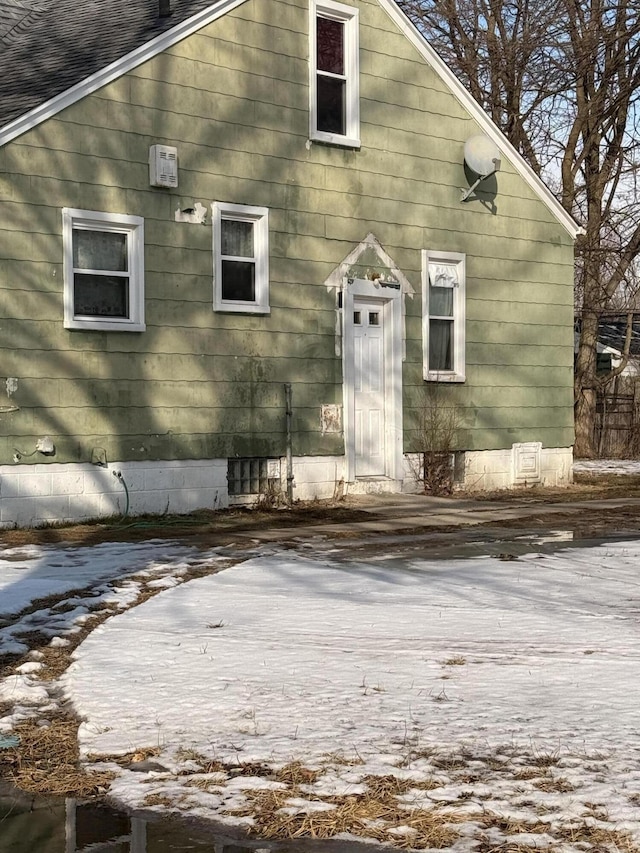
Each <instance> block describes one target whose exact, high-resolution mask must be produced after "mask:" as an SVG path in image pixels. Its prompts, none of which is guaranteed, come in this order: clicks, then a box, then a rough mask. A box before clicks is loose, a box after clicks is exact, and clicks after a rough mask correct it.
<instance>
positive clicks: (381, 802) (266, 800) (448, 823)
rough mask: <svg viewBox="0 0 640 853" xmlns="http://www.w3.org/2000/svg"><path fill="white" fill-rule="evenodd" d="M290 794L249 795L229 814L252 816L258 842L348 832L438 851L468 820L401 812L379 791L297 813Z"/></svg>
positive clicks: (433, 812)
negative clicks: (258, 837) (457, 824)
mask: <svg viewBox="0 0 640 853" xmlns="http://www.w3.org/2000/svg"><path fill="white" fill-rule="evenodd" d="M383 778H384V777H383ZM382 788H384V784H383V785H382ZM292 795H293V792H292V791H255V792H249V793H248V799H249V802H248V804H247V806H246V808H244V809H238V810H234V811H231V812H228V813H227V814H231V815H234V816H243V817H244V816H251V817H252V818H253V828H252V832H253V833H255V834H256V835H258V836H260V837H261V838H267V839H298V838H316V839H326V838H333V837H334V836H336V835H339V834H341V833H345V832H347V833H350V834H352V835H356V836H359V837H361V838H369V839H374V840H376V841H380V842H383V843H392V844H394V846H396V847H402V848H423V847H432V848H436V849H443V848H446V847H449V846H450V845H451V844H453V842H454V841H455V840H456V839H457V838H458V832H457V831H456V830H455V829H454V828H453V827H454V825H455V824H456V823H461V822H462V821H464V820H466V819H467V818H466V816H463V815H460V814H455V813H453V812H448V811H445V810H443V809H437V808H434V809H431V810H422V809H415V810H413V811H408V810H403V809H400V808H399V807H398V804H397V802H396V801H395V798H394V797H393V796H392V795H388V794H385V793H384V791H383V790H380V789H379V790H378V791H376V792H372V791H370V790H369V791H367V792H366V793H364V794H353V795H350V796H342V797H337V796H334V797H326V798H320V799H317V800H315V801H314V803H315V804H316V806H317V805H318V804H325V805H328V806H331V808H326V809H320V810H319V809H314V808H313V807H312V808H311V809H310V810H303V809H298V810H296V809H295V808H293V807H291V805H290V802H289V801H290V800H291V798H292ZM399 830H400V832H398V831H399ZM405 830H406V831H405Z"/></svg>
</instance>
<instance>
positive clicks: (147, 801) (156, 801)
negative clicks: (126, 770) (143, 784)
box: [143, 794, 175, 809]
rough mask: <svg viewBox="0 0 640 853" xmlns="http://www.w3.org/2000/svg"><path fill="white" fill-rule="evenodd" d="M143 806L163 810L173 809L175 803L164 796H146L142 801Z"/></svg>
mask: <svg viewBox="0 0 640 853" xmlns="http://www.w3.org/2000/svg"><path fill="white" fill-rule="evenodd" d="M143 805H145V806H162V807H163V808H165V809H175V803H174V802H173V800H171V799H170V798H169V797H165V796H164V794H147V796H146V797H145V798H144V800H143Z"/></svg>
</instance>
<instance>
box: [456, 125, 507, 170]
mask: <svg viewBox="0 0 640 853" xmlns="http://www.w3.org/2000/svg"><path fill="white" fill-rule="evenodd" d="M464 161H465V163H466V164H467V166H468V167H469V168H470V169H471V171H472V172H475V173H476V175H482V177H486V176H487V175H492V174H493V173H494V172H498V171H499V170H500V150H499V149H498V146H497V145H496V144H495V142H492V140H491V139H489V137H488V136H484V134H478V136H472V137H470V138H469V139H467V141H466V142H465V144H464Z"/></svg>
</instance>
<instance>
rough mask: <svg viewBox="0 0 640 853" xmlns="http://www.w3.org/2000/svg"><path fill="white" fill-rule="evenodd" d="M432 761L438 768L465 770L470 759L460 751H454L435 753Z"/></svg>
mask: <svg viewBox="0 0 640 853" xmlns="http://www.w3.org/2000/svg"><path fill="white" fill-rule="evenodd" d="M431 763H432V764H433V766H434V767H437V768H438V770H463V769H464V768H466V766H467V764H468V761H467V759H466V758H464V757H463V756H462V755H460V754H459V753H455V752H452V753H448V754H446V755H434V756H433V757H432V758H431Z"/></svg>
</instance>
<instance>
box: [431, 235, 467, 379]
mask: <svg viewBox="0 0 640 853" xmlns="http://www.w3.org/2000/svg"><path fill="white" fill-rule="evenodd" d="M422 256H423V257H422V314H423V316H422V324H423V326H422V328H423V362H424V366H423V376H424V379H425V380H427V381H431V382H464V381H465V361H466V356H465V298H466V297H465V292H466V281H465V256H464V255H463V254H460V253H457V252H438V253H436V252H431V251H428V250H423V253H422Z"/></svg>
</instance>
